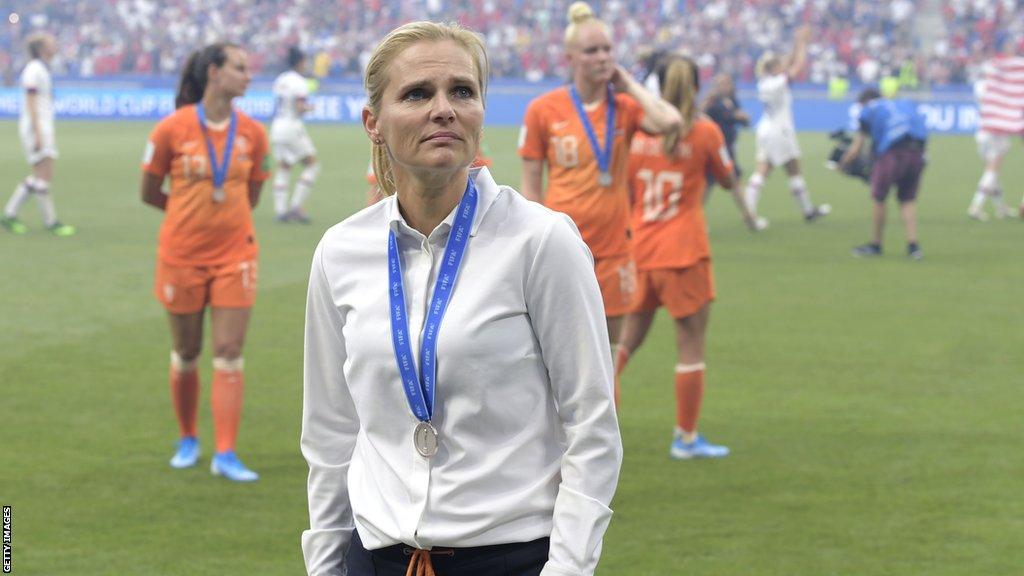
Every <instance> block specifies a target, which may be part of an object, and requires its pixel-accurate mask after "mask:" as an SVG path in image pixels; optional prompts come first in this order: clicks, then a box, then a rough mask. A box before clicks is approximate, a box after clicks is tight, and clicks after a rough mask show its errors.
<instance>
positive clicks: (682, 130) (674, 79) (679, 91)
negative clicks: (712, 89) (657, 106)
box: [658, 56, 700, 156]
mask: <svg viewBox="0 0 1024 576" xmlns="http://www.w3.org/2000/svg"><path fill="white" fill-rule="evenodd" d="M658 80H659V81H660V84H661V97H662V98H663V99H665V100H666V101H667V102H668V103H669V104H671V105H673V106H675V107H676V108H677V109H678V110H679V114H680V115H681V116H682V117H683V122H682V124H680V126H679V128H677V129H675V130H673V131H671V132H668V133H666V134H665V135H664V136H663V140H662V143H663V145H664V151H665V155H666V156H669V155H672V154H673V152H674V151H675V149H676V146H677V145H678V144H679V140H680V139H681V138H684V137H686V135H687V134H689V133H690V129H691V128H692V127H693V121H694V120H695V119H696V117H697V92H699V91H700V76H699V70H698V69H697V64H696V63H694V61H693V60H690V59H689V58H686V57H684V56H673V57H671V59H669V60H667V61H666V62H665V64H664V66H662V67H661V68H660V70H659V71H658Z"/></svg>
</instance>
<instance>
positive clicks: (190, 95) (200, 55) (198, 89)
mask: <svg viewBox="0 0 1024 576" xmlns="http://www.w3.org/2000/svg"><path fill="white" fill-rule="evenodd" d="M238 47H239V46H238V45H237V44H231V43H228V42H218V43H216V44H210V45H209V46H206V47H205V48H203V49H202V50H196V51H195V52H193V53H192V54H190V55H189V57H188V60H186V61H185V67H184V68H182V70H181V80H180V81H179V82H178V93H177V94H176V95H175V97H174V107H175V108H181V107H182V106H188V105H189V104H195V103H196V102H199V101H200V100H202V99H203V93H205V92H206V81H207V79H208V78H207V72H208V70H209V68H210V65H211V64H212V65H214V66H216V67H217V68H220V67H221V66H224V62H226V61H227V59H228V55H227V49H228V48H238Z"/></svg>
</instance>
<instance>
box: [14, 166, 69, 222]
mask: <svg viewBox="0 0 1024 576" xmlns="http://www.w3.org/2000/svg"><path fill="white" fill-rule="evenodd" d="M29 195H32V196H35V199H36V204H38V205H39V211H40V212H42V214H43V224H44V225H45V226H47V227H49V226H53V225H54V224H56V222H57V208H56V206H54V205H53V196H51V195H50V183H49V182H47V181H46V180H43V179H41V178H36V177H35V176H29V177H28V178H25V180H23V181H22V182H21V183H20V184H18V187H17V188H15V189H14V194H12V195H11V198H10V200H8V201H7V205H6V206H4V216H6V217H8V218H14V217H16V216H17V215H18V210H20V209H21V205H22V204H24V203H25V200H27V199H28V197H29Z"/></svg>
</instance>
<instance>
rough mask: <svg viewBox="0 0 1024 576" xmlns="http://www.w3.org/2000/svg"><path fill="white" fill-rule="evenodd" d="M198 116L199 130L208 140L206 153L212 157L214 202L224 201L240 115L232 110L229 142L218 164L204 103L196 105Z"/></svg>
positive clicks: (211, 169) (211, 170)
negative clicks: (207, 125)
mask: <svg viewBox="0 0 1024 576" xmlns="http://www.w3.org/2000/svg"><path fill="white" fill-rule="evenodd" d="M196 114H198V115H199V128H200V129H201V130H202V131H203V138H205V139H206V153H207V154H208V155H209V157H210V172H212V175H213V201H214V202H223V201H224V182H225V181H226V180H227V179H228V166H229V165H230V164H231V150H232V149H233V148H234V147H235V132H236V131H237V129H238V115H237V114H235V110H234V108H232V109H231V122H230V123H229V124H228V141H227V143H226V144H225V145H224V158H223V159H222V160H221V162H220V163H218V162H217V151H216V150H214V149H213V140H212V139H211V138H210V133H209V131H207V130H206V111H205V110H203V103H202V102H200V103H198V104H196Z"/></svg>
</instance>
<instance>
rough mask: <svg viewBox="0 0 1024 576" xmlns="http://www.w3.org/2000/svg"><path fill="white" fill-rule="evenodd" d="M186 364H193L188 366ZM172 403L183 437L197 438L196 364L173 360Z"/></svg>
mask: <svg viewBox="0 0 1024 576" xmlns="http://www.w3.org/2000/svg"><path fill="white" fill-rule="evenodd" d="M185 364H191V366H186V365H185ZM170 381H171V403H172V404H174V414H175V415H176V416H177V417H178V429H179V430H180V431H181V437H182V438H185V437H187V436H192V437H195V436H196V412H197V411H198V408H199V371H198V370H196V367H195V362H190V363H184V362H180V361H179V362H177V363H176V362H175V360H174V359H173V358H172V360H171V374H170Z"/></svg>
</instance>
